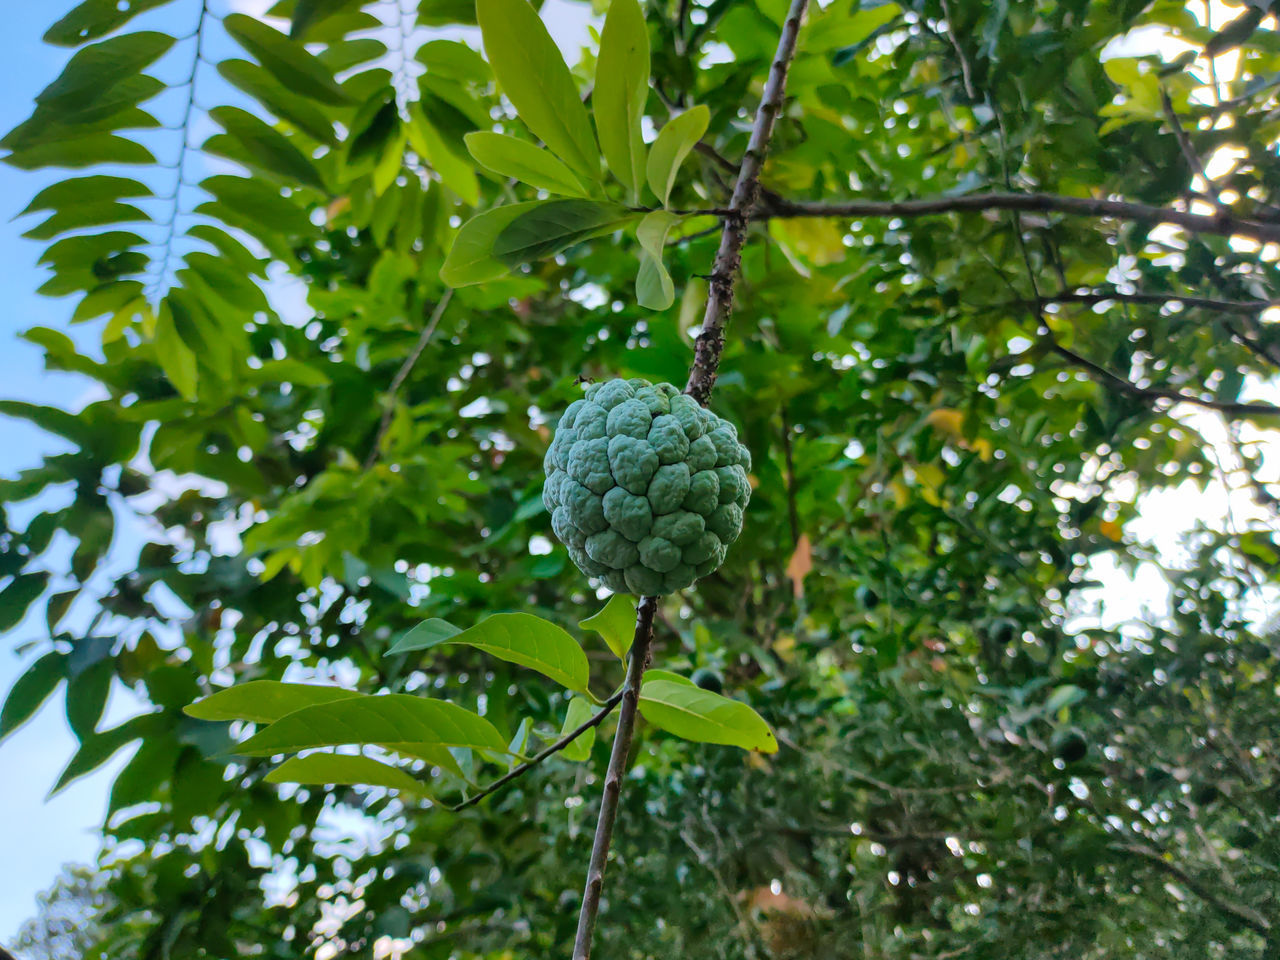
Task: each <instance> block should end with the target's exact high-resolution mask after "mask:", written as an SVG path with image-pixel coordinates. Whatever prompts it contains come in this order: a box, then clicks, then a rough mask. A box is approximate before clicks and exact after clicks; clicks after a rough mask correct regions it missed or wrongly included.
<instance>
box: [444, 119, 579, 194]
mask: <svg viewBox="0 0 1280 960" xmlns="http://www.w3.org/2000/svg"><path fill="white" fill-rule="evenodd" d="M464 139H465V140H466V142H467V149H468V150H470V151H471V156H473V157H475V160H476V163H478V164H480V166H482V167H484V168H485V169H486V170H492V171H493V172H494V173H496V174H498V175H499V176H503V177H515V178H516V179H517V180H519V181H520V182H521V183H527V184H529V186H531V187H537V188H538V189H539V190H546V191H547V192H548V193H558V194H560V195H561V196H566V197H585V196H587V191H586V190H585V189H583V186H582V184H581V183H579V182H578V178H577V177H575V176H574V175H573V171H572V170H570V169H569V168H568V167H566V166H565V165H564V164H563V163H561V162H560V161H559V160H557V159H556V158H555V157H554V156H552V155H551V151H550V150H547V149H546V148H544V147H538V146H534V145H533V144H532V143H529V141H527V140H519V139H517V138H516V137H509V136H507V135H506V134H504V133H491V132H490V131H488V130H477V131H474V132H472V133H468V134H467V135H466V137H465V138H464Z"/></svg>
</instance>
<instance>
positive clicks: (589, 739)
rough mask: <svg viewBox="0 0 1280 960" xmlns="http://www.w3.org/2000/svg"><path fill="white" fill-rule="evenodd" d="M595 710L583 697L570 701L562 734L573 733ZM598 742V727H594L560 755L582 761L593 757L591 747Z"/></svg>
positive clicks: (561, 729)
mask: <svg viewBox="0 0 1280 960" xmlns="http://www.w3.org/2000/svg"><path fill="white" fill-rule="evenodd" d="M593 713H595V711H594V710H593V709H592V708H591V704H589V703H587V701H586V700H584V699H582V697H574V698H573V699H572V700H570V701H569V709H568V710H567V711H566V712H565V715H564V726H562V727H561V728H560V736H562V737H563V736H565V735H566V734H568V733H572V732H573V731H574V730H577V729H578V728H579V727H580V726H582V725H583V724H584V723H586V722H587V721H588V720H590V719H591V715H592V714H593ZM595 742H596V728H595V727H592V728H591V729H590V730H588V731H587V732H586V733H584V734H582V735H581V736H580V737H578V739H577V740H574V741H573V743H571V744H569V745H568V746H567V747H565V748H564V749H563V750H561V751H560V755H561V756H562V757H564V758H565V759H566V760H573V761H575V762H577V763H581V762H582V761H584V760H590V759H591V747H592V746H593V745H594V744H595Z"/></svg>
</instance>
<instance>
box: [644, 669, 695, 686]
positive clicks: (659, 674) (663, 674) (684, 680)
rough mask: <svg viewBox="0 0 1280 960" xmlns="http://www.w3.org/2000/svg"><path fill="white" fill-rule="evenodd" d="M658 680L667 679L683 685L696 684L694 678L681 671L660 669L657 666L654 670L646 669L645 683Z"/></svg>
mask: <svg viewBox="0 0 1280 960" xmlns="http://www.w3.org/2000/svg"><path fill="white" fill-rule="evenodd" d="M656 680H664V681H667V682H668V683H678V684H680V685H681V686H685V687H692V686H695V684H694V682H693V681H692V680H690V679H689V678H688V677H686V676H685V675H684V674H681V673H672V672H671V671H670V670H659V669H657V668H654V669H652V670H646V671H645V672H644V682H645V683H649V682H650V681H656Z"/></svg>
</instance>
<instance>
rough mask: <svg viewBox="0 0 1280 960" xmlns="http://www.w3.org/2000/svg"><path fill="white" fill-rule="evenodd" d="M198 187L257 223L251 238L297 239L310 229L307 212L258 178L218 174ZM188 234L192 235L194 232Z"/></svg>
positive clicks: (208, 178)
mask: <svg viewBox="0 0 1280 960" xmlns="http://www.w3.org/2000/svg"><path fill="white" fill-rule="evenodd" d="M200 188H201V189H202V190H205V191H207V192H208V193H210V194H212V195H213V197H214V199H215V200H217V201H218V202H219V203H222V204H225V205H226V206H228V207H230V208H231V209H232V210H235V211H236V212H237V213H240V214H242V215H243V216H244V217H245V218H247V219H249V220H251V221H259V222H256V223H255V226H256V228H257V231H258V232H256V233H254V236H259V237H261V236H270V235H272V234H276V235H284V236H297V235H300V234H304V233H309V232H310V230H311V220H310V219H309V218H308V217H307V211H306V210H304V209H303V208H302V207H301V206H300V205H299V204H298V203H296V202H295V201H294V200H292V199H290V198H289V197H283V196H281V195H280V191H279V190H277V189H275V188H274V187H271V186H268V185H267V184H265V183H263V182H262V181H261V180H260V179H253V178H251V177H233V176H227V175H222V174H220V175H218V176H215V177H206V178H205V179H204V180H202V181H200ZM203 206H206V205H202V207H203ZM196 209H197V210H199V209H201V207H197V208H196ZM192 233H193V235H194V233H195V231H194V229H193V230H192Z"/></svg>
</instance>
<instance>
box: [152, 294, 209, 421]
mask: <svg viewBox="0 0 1280 960" xmlns="http://www.w3.org/2000/svg"><path fill="white" fill-rule="evenodd" d="M154 346H155V350H156V360H157V362H158V363H159V364H160V369H162V370H163V371H164V375H165V376H166V377H168V378H169V382H170V383H172V384H173V388H174V389H175V390H177V391H178V393H180V394H181V395H182V397H183V399H185V400H195V398H196V382H197V380H198V377H199V372H198V371H197V369H196V355H195V353H194V352H193V351H192V349H191V348H190V347H189V346H187V344H185V343H183V341H182V337H181V336H179V335H178V328H177V326H176V325H175V324H174V320H173V313H172V311H170V310H165V309H162V310H161V311H160V315H159V316H158V317H157V318H156V332H155V339H154Z"/></svg>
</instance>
